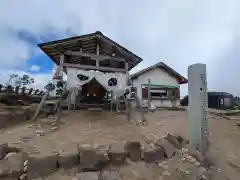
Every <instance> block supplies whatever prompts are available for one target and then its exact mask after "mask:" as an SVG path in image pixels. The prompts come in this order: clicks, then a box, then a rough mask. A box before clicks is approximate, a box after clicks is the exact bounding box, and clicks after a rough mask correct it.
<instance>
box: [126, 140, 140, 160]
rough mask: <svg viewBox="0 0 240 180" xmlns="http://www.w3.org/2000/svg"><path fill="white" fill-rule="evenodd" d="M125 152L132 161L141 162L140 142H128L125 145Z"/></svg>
mask: <svg viewBox="0 0 240 180" xmlns="http://www.w3.org/2000/svg"><path fill="white" fill-rule="evenodd" d="M125 151H126V152H127V153H128V156H129V158H130V159H131V160H132V161H140V160H141V153H142V151H141V143H140V142H139V141H128V142H127V143H126V145H125Z"/></svg>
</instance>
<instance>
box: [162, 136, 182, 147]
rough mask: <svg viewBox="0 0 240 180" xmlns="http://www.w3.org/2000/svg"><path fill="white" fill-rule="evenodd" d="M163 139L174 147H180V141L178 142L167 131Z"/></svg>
mask: <svg viewBox="0 0 240 180" xmlns="http://www.w3.org/2000/svg"><path fill="white" fill-rule="evenodd" d="M164 139H166V140H168V141H169V142H170V143H171V144H172V145H173V146H174V147H175V148H177V149H179V148H180V143H179V142H178V140H177V138H176V137H175V136H173V135H172V134H170V133H168V134H167V136H165V137H164Z"/></svg>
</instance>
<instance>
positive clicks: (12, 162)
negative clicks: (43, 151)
mask: <svg viewBox="0 0 240 180" xmlns="http://www.w3.org/2000/svg"><path fill="white" fill-rule="evenodd" d="M23 171H24V156H23V154H22V153H11V154H8V155H7V156H6V157H5V158H4V159H3V160H2V161H0V177H11V178H16V179H18V178H19V177H20V176H21V175H22V173H23Z"/></svg>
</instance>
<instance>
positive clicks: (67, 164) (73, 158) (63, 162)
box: [58, 145, 80, 169]
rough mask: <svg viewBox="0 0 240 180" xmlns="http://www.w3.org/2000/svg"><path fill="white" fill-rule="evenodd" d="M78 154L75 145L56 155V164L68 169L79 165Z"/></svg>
mask: <svg viewBox="0 0 240 180" xmlns="http://www.w3.org/2000/svg"><path fill="white" fill-rule="evenodd" d="M79 163H80V156H79V149H78V147H77V145H76V146H75V147H72V148H71V149H67V150H65V151H63V152H61V153H60V155H59V156H58V164H59V167H60V168H64V169H70V168H72V167H74V166H77V165H79Z"/></svg>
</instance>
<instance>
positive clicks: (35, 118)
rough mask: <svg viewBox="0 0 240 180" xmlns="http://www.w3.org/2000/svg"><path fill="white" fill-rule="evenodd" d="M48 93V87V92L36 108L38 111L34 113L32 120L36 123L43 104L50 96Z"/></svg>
mask: <svg viewBox="0 0 240 180" xmlns="http://www.w3.org/2000/svg"><path fill="white" fill-rule="evenodd" d="M48 94H49V90H48V89H47V91H46V93H45V94H44V96H43V98H42V100H41V102H40V104H39V106H38V108H37V110H36V112H35V113H34V115H33V117H32V122H33V123H35V121H36V120H37V117H38V114H39V112H40V110H41V109H42V107H43V104H44V102H45V100H46V99H47V97H48Z"/></svg>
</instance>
